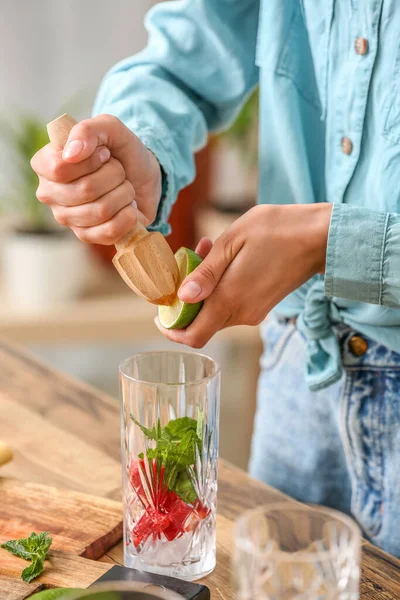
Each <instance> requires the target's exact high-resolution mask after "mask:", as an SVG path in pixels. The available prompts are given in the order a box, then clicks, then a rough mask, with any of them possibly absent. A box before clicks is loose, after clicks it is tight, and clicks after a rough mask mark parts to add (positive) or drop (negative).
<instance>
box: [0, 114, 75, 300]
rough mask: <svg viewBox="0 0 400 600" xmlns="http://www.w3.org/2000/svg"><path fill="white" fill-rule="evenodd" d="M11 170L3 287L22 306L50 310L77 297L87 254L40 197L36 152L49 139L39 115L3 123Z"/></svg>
mask: <svg viewBox="0 0 400 600" xmlns="http://www.w3.org/2000/svg"><path fill="white" fill-rule="evenodd" d="M0 137H1V138H2V141H3V143H4V145H5V148H6V149H7V157H8V159H9V160H10V165H9V166H10V171H12V172H13V175H12V176H11V177H9V178H8V181H7V190H9V191H8V192H6V193H3V194H2V195H1V197H0V208H1V212H2V213H3V214H6V215H7V216H8V219H7V222H8V227H7V231H6V234H5V236H4V243H3V251H2V255H3V256H2V263H3V265H2V266H3V284H4V285H3V287H4V291H5V294H6V296H7V298H8V300H9V302H10V303H12V304H13V306H16V307H18V308H35V309H36V308H46V307H49V306H51V305H54V304H57V303H60V302H64V301H68V300H70V299H72V298H74V297H75V296H76V295H77V294H78V292H79V291H80V289H81V286H82V283H83V280H84V269H83V266H84V265H85V264H86V263H85V256H86V253H85V251H84V248H83V245H82V244H80V243H79V242H78V240H76V238H75V237H74V236H73V234H71V233H70V232H69V231H68V230H66V229H62V228H61V227H59V226H58V224H57V223H56V222H55V221H54V219H53V218H52V215H51V211H50V210H49V208H48V207H47V206H44V205H42V204H40V202H39V201H38V200H37V198H36V189H37V186H38V179H37V176H36V174H35V173H34V172H33V170H32V169H31V166H30V159H31V158H32V156H33V155H34V154H35V153H36V152H37V151H38V150H39V149H40V148H42V147H43V146H44V145H45V144H46V143H48V141H49V140H48V136H47V133H46V124H45V123H44V122H43V121H42V120H41V119H40V118H39V117H36V116H31V115H25V116H22V117H19V118H18V120H17V125H11V124H10V123H8V122H6V121H3V122H2V123H0Z"/></svg>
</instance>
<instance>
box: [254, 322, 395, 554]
mask: <svg viewBox="0 0 400 600" xmlns="http://www.w3.org/2000/svg"><path fill="white" fill-rule="evenodd" d="M354 334H355V332H354V331H353V330H351V329H350V328H348V327H346V326H339V327H338V330H337V335H338V338H339V341H340V346H341V352H342V358H343V364H344V375H343V377H342V379H341V380H340V381H339V382H337V383H336V384H334V385H332V386H330V387H328V388H326V389H324V390H321V391H318V392H311V391H310V390H309V389H308V387H307V386H306V383H305V380H304V367H305V343H304V339H303V337H302V335H301V334H300V333H299V332H298V331H297V329H296V326H295V325H293V324H290V323H283V322H280V321H279V320H278V319H277V318H276V317H275V316H273V315H272V316H271V317H270V318H269V319H268V321H267V322H266V324H265V325H263V326H262V336H263V341H264V344H265V352H264V354H263V357H262V359H261V368H262V370H261V375H260V380H259V389H258V406H257V413H256V419H255V428H254V434H253V442H252V453H251V459H250V474H251V475H252V476H253V477H256V478H257V479H260V480H262V481H264V482H265V483H268V484H269V485H271V486H273V487H275V488H277V489H279V490H281V491H283V492H285V493H286V494H289V495H290V496H292V497H294V498H296V499H298V500H301V501H302V502H312V503H318V504H323V505H325V506H330V507H333V508H336V509H338V510H341V511H343V512H345V513H347V514H351V515H353V517H354V518H355V519H356V520H357V521H358V523H359V524H360V526H361V528H362V530H363V533H364V536H365V537H367V538H368V539H370V540H371V541H372V542H373V543H375V544H376V545H378V546H380V547H381V548H383V549H384V550H386V551H387V552H389V553H391V554H393V555H395V556H398V557H400V354H397V353H396V352H392V351H391V350H389V349H388V348H386V347H384V346H382V345H380V344H378V343H376V342H374V341H372V340H370V339H368V338H365V336H363V339H362V342H365V341H366V342H367V344H368V349H367V351H366V352H365V353H364V354H362V355H361V356H356V355H355V354H354V347H353V352H352V351H351V350H350V348H351V340H352V338H353V336H354ZM353 340H354V338H353ZM364 346H365V343H364Z"/></svg>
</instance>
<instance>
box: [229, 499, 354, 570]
mask: <svg viewBox="0 0 400 600" xmlns="http://www.w3.org/2000/svg"><path fill="white" fill-rule="evenodd" d="M278 510H279V511H281V510H290V511H299V512H300V511H304V512H309V511H311V512H312V511H313V510H314V511H316V512H319V513H322V514H324V515H325V516H331V517H333V518H334V519H335V520H337V521H339V522H341V523H343V524H344V525H346V526H347V527H348V528H349V530H350V532H351V537H350V544H351V545H354V544H355V543H357V541H358V540H359V541H360V542H361V529H360V527H359V526H358V524H357V522H356V521H355V520H354V519H352V518H351V517H349V516H348V515H345V514H344V513H342V512H340V511H339V510H336V509H334V508H328V507H326V506H322V505H320V504H306V503H304V504H301V503H295V504H292V503H291V502H290V501H287V502H273V503H271V504H263V505H260V506H257V507H256V508H251V509H249V510H247V511H245V512H244V513H242V514H241V515H240V516H239V517H238V518H237V519H236V521H235V523H234V527H233V537H234V540H233V541H234V545H235V546H237V547H238V548H240V550H243V551H244V552H251V553H252V554H254V555H256V556H258V557H263V556H267V555H268V554H269V552H268V551H265V550H262V549H260V548H257V547H256V546H255V545H254V544H253V543H252V542H250V541H249V539H248V538H247V539H246V538H244V536H243V535H242V534H240V533H239V529H240V527H242V526H243V524H244V523H245V522H246V521H248V519H249V518H250V517H252V516H257V515H266V516H268V513H272V512H274V511H278ZM273 554H274V555H275V556H277V558H279V560H280V561H281V562H285V561H286V562H294V563H296V562H313V561H315V557H316V555H318V560H326V559H329V557H330V556H331V554H332V551H331V550H329V549H327V550H321V551H319V552H309V551H304V552H303V551H301V550H300V551H296V552H292V553H290V552H285V551H284V550H274V551H273Z"/></svg>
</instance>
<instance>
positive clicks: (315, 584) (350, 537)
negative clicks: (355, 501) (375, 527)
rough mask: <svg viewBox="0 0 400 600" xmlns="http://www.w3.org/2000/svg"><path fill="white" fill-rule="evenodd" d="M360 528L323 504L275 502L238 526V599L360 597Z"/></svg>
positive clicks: (346, 599) (349, 599)
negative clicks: (308, 504)
mask: <svg viewBox="0 0 400 600" xmlns="http://www.w3.org/2000/svg"><path fill="white" fill-rule="evenodd" d="M360 540H361V535H360V530H359V528H358V526H357V525H356V524H355V523H354V522H353V521H352V520H351V519H350V518H349V517H347V516H345V515H342V514H341V513H339V512H337V511H334V510H330V509H327V508H323V507H317V506H314V507H308V506H305V505H300V504H299V505H297V504H294V503H289V502H288V503H283V504H273V505H270V506H264V507H261V508H258V509H255V510H251V511H248V512H246V513H244V514H243V515H242V516H241V517H240V518H239V519H238V521H237V522H236V524H235V529H234V542H235V544H234V545H235V548H234V565H233V572H234V586H235V590H236V598H237V600H250V599H251V600H254V599H257V600H357V599H358V589H359V577H360V568H359V565H360Z"/></svg>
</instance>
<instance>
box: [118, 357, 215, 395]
mask: <svg viewBox="0 0 400 600" xmlns="http://www.w3.org/2000/svg"><path fill="white" fill-rule="evenodd" d="M150 354H181V355H184V356H197V357H199V358H205V359H207V360H208V361H210V362H211V363H213V365H214V366H215V372H214V373H213V374H212V375H207V376H206V377H201V378H200V379H196V380H194V381H184V382H182V381H181V382H173V383H166V382H163V381H159V382H155V381H147V380H146V379H139V378H137V377H133V376H132V375H128V374H127V373H126V372H125V371H124V367H125V366H126V365H127V364H128V363H129V362H130V361H132V360H133V359H134V358H140V357H142V356H150ZM220 371H221V366H220V364H219V363H218V362H217V361H216V360H214V359H213V358H210V357H209V356H207V354H203V353H201V352H188V351H187V350H184V351H181V350H149V351H147V352H137V353H136V354H132V355H131V356H128V358H124V360H122V361H121V362H120V363H119V373H120V375H121V376H122V377H124V378H125V379H128V380H129V381H134V382H135V383H141V384H144V385H149V386H153V387H160V386H166V387H179V386H182V385H184V386H189V385H199V384H200V383H204V382H206V381H211V379H215V377H217V376H218V375H219V374H220Z"/></svg>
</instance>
